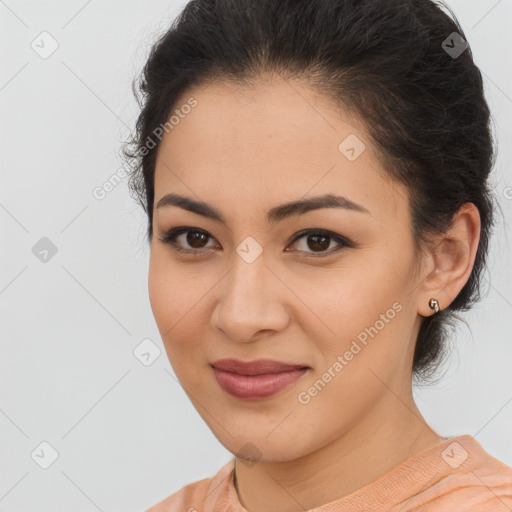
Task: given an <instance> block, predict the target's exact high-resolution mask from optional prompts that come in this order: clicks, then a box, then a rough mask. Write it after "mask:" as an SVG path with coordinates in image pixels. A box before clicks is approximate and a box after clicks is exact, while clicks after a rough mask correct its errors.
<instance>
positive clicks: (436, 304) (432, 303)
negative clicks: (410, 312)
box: [428, 299, 439, 314]
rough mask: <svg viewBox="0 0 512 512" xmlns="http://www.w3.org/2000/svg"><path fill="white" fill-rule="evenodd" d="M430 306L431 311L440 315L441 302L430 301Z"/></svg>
mask: <svg viewBox="0 0 512 512" xmlns="http://www.w3.org/2000/svg"><path fill="white" fill-rule="evenodd" d="M428 305H429V307H430V309H434V310H435V312H436V313H439V301H438V300H437V299H430V301H429V302H428ZM434 314H435V313H434Z"/></svg>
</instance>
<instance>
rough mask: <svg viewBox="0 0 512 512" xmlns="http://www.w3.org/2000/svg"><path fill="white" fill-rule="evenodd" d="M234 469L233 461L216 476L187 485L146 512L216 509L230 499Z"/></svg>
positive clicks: (183, 511)
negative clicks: (230, 486)
mask: <svg viewBox="0 0 512 512" xmlns="http://www.w3.org/2000/svg"><path fill="white" fill-rule="evenodd" d="M233 469H234V460H233V459H232V460H230V461H229V462H228V463H227V464H225V465H224V466H222V467H221V469H220V470H219V471H218V472H217V474H216V475H215V476H213V477H209V478H203V479H202V480H197V481H196V482H192V483H190V484H188V485H185V486H184V487H182V488H181V489H180V490H179V491H177V492H175V493H174V494H171V495H170V496H168V497H167V498H165V499H163V500H162V501H160V502H158V503H157V504H155V505H153V506H152V507H151V508H149V509H147V510H146V512H178V511H179V512H203V510H206V506H207V504H211V505H213V508H216V506H217V505H218V504H219V503H221V502H222V501H226V500H227V499H228V495H229V485H230V483H231V481H232V474H233ZM212 510H213V509H212Z"/></svg>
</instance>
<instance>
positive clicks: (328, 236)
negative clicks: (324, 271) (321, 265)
mask: <svg viewBox="0 0 512 512" xmlns="http://www.w3.org/2000/svg"><path fill="white" fill-rule="evenodd" d="M301 239H305V240H304V242H303V243H301V244H298V245H299V246H300V247H299V249H298V250H299V252H304V253H306V254H307V253H309V254H310V255H311V256H313V257H323V256H329V255H331V254H333V253H335V252H338V251H340V250H342V249H344V248H345V247H353V246H354V245H353V244H352V242H350V240H348V239H346V238H344V237H341V236H339V235H337V234H335V233H332V232H330V231H324V230H312V229H309V230H306V231H301V232H300V233H299V234H298V235H297V236H296V237H295V238H294V239H293V242H292V243H295V242H297V241H298V240H301ZM332 243H334V245H336V244H337V245H338V248H335V249H334V250H331V251H329V252H326V251H327V250H328V249H329V248H330V247H331V244H332Z"/></svg>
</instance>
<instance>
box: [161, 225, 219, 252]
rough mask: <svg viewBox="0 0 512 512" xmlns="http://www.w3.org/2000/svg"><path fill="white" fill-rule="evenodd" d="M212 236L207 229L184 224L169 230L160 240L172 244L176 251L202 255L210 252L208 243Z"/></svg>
mask: <svg viewBox="0 0 512 512" xmlns="http://www.w3.org/2000/svg"><path fill="white" fill-rule="evenodd" d="M180 238H181V239H180ZM210 238H212V237H211V235H209V234H208V233H206V232H205V231H202V230H200V229H197V228H193V227H190V226H182V227H179V228H174V229H171V230H170V231H168V232H167V233H166V234H165V235H164V236H163V237H160V241H161V242H163V243H164V244H170V245H171V246H172V247H173V249H174V250H175V251H178V252H183V253H187V254H194V255H201V254H204V253H205V252H209V251H208V250H209V247H208V246H207V245H206V243H207V242H208V240H209V239H210ZM205 248H206V249H207V250H206V251H205Z"/></svg>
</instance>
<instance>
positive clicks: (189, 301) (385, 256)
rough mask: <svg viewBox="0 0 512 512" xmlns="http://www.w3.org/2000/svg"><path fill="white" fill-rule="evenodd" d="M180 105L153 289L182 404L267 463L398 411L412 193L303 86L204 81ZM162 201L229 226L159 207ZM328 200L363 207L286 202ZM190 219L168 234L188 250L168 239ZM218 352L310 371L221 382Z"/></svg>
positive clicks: (412, 317) (161, 188) (406, 360)
mask: <svg viewBox="0 0 512 512" xmlns="http://www.w3.org/2000/svg"><path fill="white" fill-rule="evenodd" d="M190 96H192V97H193V98H194V99H195V100H196V101H197V104H195V103H192V102H190V103H189V104H194V105H195V106H194V107H193V108H188V107H183V105H186V104H187V98H189V97H190ZM181 107H183V108H181ZM176 109H177V110H179V111H180V114H181V115H179V116H178V117H179V122H176V119H178V118H175V119H174V122H173V127H172V129H169V130H168V132H166V133H164V137H163V139H162V142H161V144H160V148H159V151H158V158H157V162H156V171H155V197H154V204H155V208H154V211H153V222H154V231H153V241H152V245H151V257H150V268H149V296H150V301H151V307H152V310H153V313H154V316H155V320H156V323H157V324H158V328H159V331H160V334H161V336H162V340H163V343H164V345H165V348H166V351H167V355H168V357H169V360H170V363H171V365H172V367H173V369H174V371H175V373H176V376H177V377H178V379H179V381H180V382H181V384H182V386H183V388H184V389H185V391H186V392H187V394H188V396H189V398H190V400H191V401H192V403H193V404H194V406H195V407H196V409H197V410H198V412H199V414H200V415H201V416H202V418H203V419H204V421H205V422H206V423H207V424H208V425H209V427H210V428H211V430H212V432H213V433H214V435H215V436H216V437H217V438H218V439H219V441H220V442H221V443H222V444H223V445H224V446H225V447H226V448H227V449H228V450H230V451H231V452H232V453H235V454H236V453H238V452H239V451H240V450H242V451H244V450H245V451H249V452H250V451H251V450H252V451H253V452H254V454H253V455H250V456H254V457H257V458H261V459H262V460H267V461H285V460H293V459H295V458H297V457H300V456H303V455H306V454H308V453H312V452H313V451H315V450H317V449H319V448H321V447H323V446H326V445H327V444H329V443H330V442H332V441H333V440H335V439H337V438H339V437H340V436H342V435H344V434H346V433H347V432H348V431H349V430H351V429H353V428H355V427H357V426H361V428H362V425H364V424H365V422H367V423H366V427H365V428H367V429H371V428H377V427H375V425H376V422H377V423H378V421H380V420H382V421H383V422H385V421H386V415H389V413H390V404H391V403H392V402H393V403H396V404H398V406H400V407H403V404H402V405H399V401H398V400H397V398H396V395H397V394H398V393H399V392H400V391H399V390H403V389H406V388H407V387H408V386H409V385H410V379H411V372H410V367H411V362H412V357H413V349H414V342H415V339H416V335H417V330H418V328H419V320H420V317H419V315H418V314H419V313H420V314H426V315H427V314H429V313H428V312H425V311H424V310H423V311H422V310H421V307H420V304H425V305H426V303H427V301H428V298H426V297H420V293H421V290H420V288H419V286H418V285H419V281H418V280H417V279H419V278H415V274H414V270H415V259H414V252H413V244H412V237H411V231H410V211H409V208H408V202H407V193H406V190H405V189H404V188H402V187H400V186H398V185H396V184H392V183H391V182H389V181H387V180H385V179H384V178H383V177H382V175H381V166H380V163H379V160H378V157H377V155H376V153H375V151H374V147H373V146H372V143H371V141H370V139H369V137H368V135H367V133H366V131H365V130H364V127H363V126H362V125H361V124H360V123H357V121H355V120H354V119H352V120H349V118H348V117H345V116H344V118H343V119H342V118H340V116H339V115H336V114H335V113H334V109H333V107H332V106H331V105H330V104H329V103H328V102H327V100H324V99H322V98H320V97H319V96H317V95H315V94H314V93H312V92H311V91H310V90H309V89H307V88H306V87H305V86H301V84H300V83H298V82H291V81H288V82H285V81H273V82H272V83H271V84H270V83H265V84H263V83H262V84H260V85H258V86H257V87H256V86H255V87H254V88H252V89H243V90H242V89H235V88H234V87H229V86H227V85H222V84H216V85H210V86H208V87H203V88H199V89H196V90H194V91H193V92H192V93H191V94H190V95H189V96H186V99H185V100H183V102H182V103H180V104H179V105H177V106H176ZM363 144H364V146H363ZM167 194H176V195H179V196H183V197H185V198H187V199H188V200H189V201H191V202H192V201H194V202H196V201H198V202H202V203H205V204H206V203H207V204H208V205H209V206H210V207H211V208H213V209H214V210H215V212H216V213H218V214H219V217H220V218H221V219H222V220H219V219H216V218H213V217H211V216H207V215H205V214H204V213H205V212H206V208H205V207H204V206H203V209H202V214H201V212H198V211H196V212H192V211H189V210H188V209H187V208H186V207H185V206H186V205H185V203H181V204H182V206H183V207H180V206H178V205H176V204H171V201H168V202H167V204H166V205H161V206H159V202H160V201H161V200H162V198H164V197H165V196H166V195H167ZM326 194H332V195H335V196H342V197H344V198H345V199H346V200H347V204H352V203H353V204H356V205H359V206H358V207H354V208H347V207H341V206H337V207H326V206H325V205H324V206H322V207H320V208H315V209H308V208H303V209H302V210H300V209H292V208H288V209H286V208H279V207H282V205H285V204H288V203H294V202H297V201H304V200H306V201H307V200H310V199H311V198H314V197H315V198H316V197H320V196H324V195H326ZM333 204H334V203H333ZM339 204H340V205H342V206H343V202H342V201H341V200H340V201H339ZM277 208H279V209H278V210H277ZM268 212H272V213H274V215H272V216H270V215H269V217H267V214H268ZM183 226H185V227H188V229H189V231H188V232H185V233H181V234H177V235H176V237H175V240H174V242H175V244H176V247H177V248H181V249H184V250H189V251H191V252H190V253H183V252H178V251H177V250H176V249H175V248H173V246H172V245H171V243H165V242H163V241H161V238H162V237H164V236H165V235H166V234H167V233H168V232H169V231H170V230H171V229H174V228H179V227H183ZM304 230H310V231H308V232H306V233H305V234H302V235H301V236H300V237H299V238H298V239H296V238H297V234H298V233H299V232H301V231H304ZM319 231H321V232H320V233H318V232H319ZM326 232H328V233H327V234H326ZM329 234H330V235H331V238H329ZM336 235H338V236H339V237H341V239H339V240H338V239H336ZM343 240H345V242H343ZM226 358H234V359H238V360H241V361H244V362H247V361H254V360H259V359H271V360H275V361H280V362H283V363H287V364H290V365H298V366H299V367H307V370H304V371H300V372H292V373H290V372H288V373H281V374H280V375H274V377H272V378H276V377H277V378H276V379H275V380H276V381H278V384H279V383H281V385H283V383H286V382H288V385H287V386H286V387H281V388H279V387H278V386H277V387H273V384H272V382H269V380H271V379H272V378H270V377H268V376H267V377H261V376H260V377H254V376H252V377H247V376H245V377H243V376H238V377H237V376H236V375H235V376H234V375H233V374H231V378H229V377H230V375H229V374H226V373H219V381H218V380H217V377H216V370H214V368H213V367H212V365H213V364H214V363H215V361H218V360H220V359H226ZM265 371H266V370H264V369H262V368H260V372H265ZM242 373H243V372H242ZM246 373H247V372H246ZM222 377H224V379H222ZM287 378H289V379H290V381H288V380H286V379H287ZM293 379H295V380H293ZM219 382H224V383H227V384H225V386H224V387H222V386H221V385H220V384H219ZM230 383H231V386H232V388H229V385H230ZM226 386H228V387H226ZM226 389H227V390H228V391H227V390H226ZM390 389H393V390H394V391H393V393H392V392H390ZM230 390H231V391H230ZM233 393H234V394H233ZM370 417H371V418H372V421H371V422H370V423H368V418H370ZM371 425H373V426H371ZM247 443H250V444H247Z"/></svg>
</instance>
